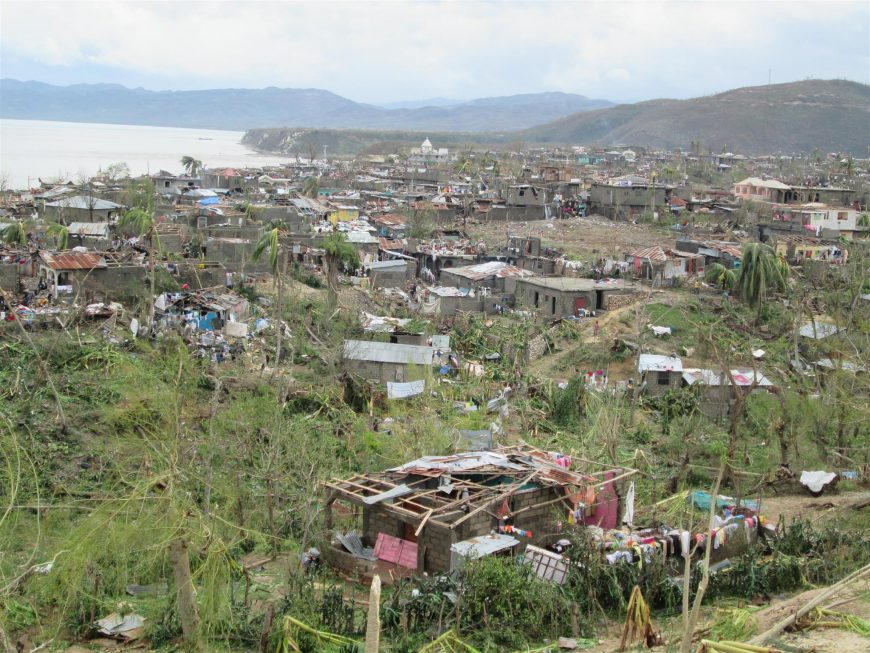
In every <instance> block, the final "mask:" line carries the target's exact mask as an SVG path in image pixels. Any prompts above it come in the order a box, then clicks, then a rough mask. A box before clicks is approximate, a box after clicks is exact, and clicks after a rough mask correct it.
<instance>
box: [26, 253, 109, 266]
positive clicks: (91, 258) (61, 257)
mask: <svg viewBox="0 0 870 653" xmlns="http://www.w3.org/2000/svg"><path fill="white" fill-rule="evenodd" d="M40 256H41V257H42V260H43V261H45V264H46V265H47V266H48V267H49V268H51V269H52V270H93V269H94V268H105V267H106V260H105V259H104V258H103V257H102V255H100V254H95V253H91V252H88V253H86V254H85V253H71V252H63V253H60V254H50V253H48V252H41V253H40Z"/></svg>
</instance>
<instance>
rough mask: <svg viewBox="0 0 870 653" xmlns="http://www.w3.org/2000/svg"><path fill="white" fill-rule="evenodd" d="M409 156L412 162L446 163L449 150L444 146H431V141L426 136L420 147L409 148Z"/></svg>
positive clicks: (448, 158) (448, 157)
mask: <svg viewBox="0 0 870 653" xmlns="http://www.w3.org/2000/svg"><path fill="white" fill-rule="evenodd" d="M409 158H410V160H411V162H412V163H446V162H447V161H449V160H450V151H449V150H448V149H447V148H446V147H439V148H435V147H432V142H431V141H430V140H429V139H428V138H427V139H426V140H425V141H423V142H422V143H421V144H420V147H415V148H412V149H411V156H410V157H409Z"/></svg>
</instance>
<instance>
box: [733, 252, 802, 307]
mask: <svg viewBox="0 0 870 653" xmlns="http://www.w3.org/2000/svg"><path fill="white" fill-rule="evenodd" d="M788 274H789V267H788V263H786V262H785V259H783V258H782V257H780V256H777V255H776V252H774V251H773V249H772V248H771V247H770V246H769V245H763V244H761V243H747V244H746V245H744V246H743V260H742V262H741V266H740V274H739V275H738V277H737V285H736V288H737V290H738V292H739V293H740V296H741V297H743V300H744V301H745V302H746V303H747V304H749V306H751V307H753V308H756V309H757V310H758V311H759V313H760V311H761V306H762V305H763V304H764V302H765V300H767V298H768V296H769V295H770V294H772V293H774V292H778V291H782V290H784V289H785V287H786V283H787V282H788Z"/></svg>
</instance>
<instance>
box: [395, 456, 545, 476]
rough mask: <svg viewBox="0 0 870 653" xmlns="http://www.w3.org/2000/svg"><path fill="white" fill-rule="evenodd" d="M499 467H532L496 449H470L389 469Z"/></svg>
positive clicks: (519, 469)
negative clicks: (495, 450) (497, 451)
mask: <svg viewBox="0 0 870 653" xmlns="http://www.w3.org/2000/svg"><path fill="white" fill-rule="evenodd" d="M484 467H485V468H497V469H504V470H509V471H515V472H522V471H527V470H530V469H532V467H530V466H529V465H523V464H520V463H515V462H512V461H511V460H510V458H508V457H507V456H506V455H504V454H501V453H496V452H494V451H469V452H465V453H457V454H454V455H452V456H423V457H422V458H418V459H417V460H412V461H411V462H409V463H405V464H404V465H402V466H401V467H394V468H393V469H390V470H388V471H391V472H407V471H408V470H410V469H414V470H421V469H427V470H434V471H441V472H468V471H471V470H476V469H481V468H484Z"/></svg>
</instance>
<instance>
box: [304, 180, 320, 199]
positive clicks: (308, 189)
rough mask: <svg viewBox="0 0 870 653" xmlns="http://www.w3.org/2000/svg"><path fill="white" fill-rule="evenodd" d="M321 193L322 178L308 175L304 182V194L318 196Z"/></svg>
mask: <svg viewBox="0 0 870 653" xmlns="http://www.w3.org/2000/svg"><path fill="white" fill-rule="evenodd" d="M319 193H320V179H319V178H318V177H306V178H305V183H303V184H302V194H303V195H305V197H315V198H316V197H317V195H318V194H319Z"/></svg>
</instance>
